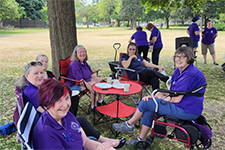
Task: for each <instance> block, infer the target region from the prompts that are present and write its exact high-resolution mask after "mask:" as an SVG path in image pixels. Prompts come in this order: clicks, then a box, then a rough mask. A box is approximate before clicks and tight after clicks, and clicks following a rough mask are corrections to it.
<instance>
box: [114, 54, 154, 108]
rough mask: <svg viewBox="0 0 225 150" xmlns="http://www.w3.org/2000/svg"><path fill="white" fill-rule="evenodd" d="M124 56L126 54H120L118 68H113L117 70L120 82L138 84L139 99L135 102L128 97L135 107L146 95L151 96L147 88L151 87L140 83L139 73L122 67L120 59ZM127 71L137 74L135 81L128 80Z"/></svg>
mask: <svg viewBox="0 0 225 150" xmlns="http://www.w3.org/2000/svg"><path fill="white" fill-rule="evenodd" d="M124 55H126V54H125V53H120V58H119V66H120V67H115V69H117V71H118V72H120V77H121V80H122V81H132V82H135V83H138V84H140V85H141V86H142V92H141V95H140V98H139V99H138V100H137V101H135V100H134V98H133V97H132V96H131V95H130V97H131V99H132V100H133V102H134V103H135V104H136V105H138V104H139V102H140V101H141V99H142V97H143V96H144V95H145V94H146V93H148V94H149V95H151V92H150V91H149V88H150V87H151V85H150V84H148V83H144V82H142V81H140V80H139V73H138V72H137V71H135V70H133V69H129V68H123V66H122V58H123V56H124ZM128 71H131V72H135V73H137V80H130V79H129V75H128ZM143 89H144V92H143ZM142 93H143V94H142Z"/></svg>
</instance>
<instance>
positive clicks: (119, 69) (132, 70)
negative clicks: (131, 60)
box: [114, 67, 140, 81]
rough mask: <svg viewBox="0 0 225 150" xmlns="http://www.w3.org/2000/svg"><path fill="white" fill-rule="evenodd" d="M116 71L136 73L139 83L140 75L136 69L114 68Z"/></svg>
mask: <svg viewBox="0 0 225 150" xmlns="http://www.w3.org/2000/svg"><path fill="white" fill-rule="evenodd" d="M114 68H115V69H116V70H118V71H121V70H125V71H131V72H134V73H136V76H137V80H138V81H139V79H140V78H139V73H140V72H138V71H136V70H134V69H130V68H123V67H114Z"/></svg>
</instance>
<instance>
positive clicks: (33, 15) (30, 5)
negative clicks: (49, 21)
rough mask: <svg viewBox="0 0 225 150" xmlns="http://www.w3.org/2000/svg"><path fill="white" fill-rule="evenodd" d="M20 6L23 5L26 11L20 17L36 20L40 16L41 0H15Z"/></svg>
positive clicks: (42, 4) (42, 3)
mask: <svg viewBox="0 0 225 150" xmlns="http://www.w3.org/2000/svg"><path fill="white" fill-rule="evenodd" d="M16 2H17V3H19V6H20V7H24V11H25V12H26V14H25V15H23V16H22V18H29V19H31V20H38V19H41V18H42V12H41V11H40V10H41V9H42V8H43V6H44V2H43V1H42V0H16Z"/></svg>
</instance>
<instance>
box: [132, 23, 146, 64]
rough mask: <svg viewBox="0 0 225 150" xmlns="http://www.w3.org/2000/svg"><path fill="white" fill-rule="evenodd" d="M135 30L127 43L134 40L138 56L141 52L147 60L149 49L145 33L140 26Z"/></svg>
mask: <svg viewBox="0 0 225 150" xmlns="http://www.w3.org/2000/svg"><path fill="white" fill-rule="evenodd" d="M136 30H137V31H136V32H135V33H134V34H133V35H132V36H131V38H130V39H129V41H128V42H129V43H131V41H132V40H133V39H135V43H136V44H137V46H138V54H139V55H140V56H141V52H143V58H144V59H145V60H147V56H148V49H149V44H148V40H147V33H146V32H145V31H142V30H143V28H142V27H141V26H137V28H136ZM147 61H148V60H147Z"/></svg>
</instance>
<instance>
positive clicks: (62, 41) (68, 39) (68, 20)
mask: <svg viewBox="0 0 225 150" xmlns="http://www.w3.org/2000/svg"><path fill="white" fill-rule="evenodd" d="M47 6H48V20H49V32H50V42H51V53H52V71H53V73H54V75H55V76H56V78H58V77H59V66H58V60H59V59H65V58H67V57H69V56H70V55H71V53H72V51H73V49H74V47H75V46H76V45H77V33H76V25H75V23H76V20H75V9H74V8H75V7H74V0H66V1H65V0H64V1H63V0H48V4H47Z"/></svg>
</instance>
